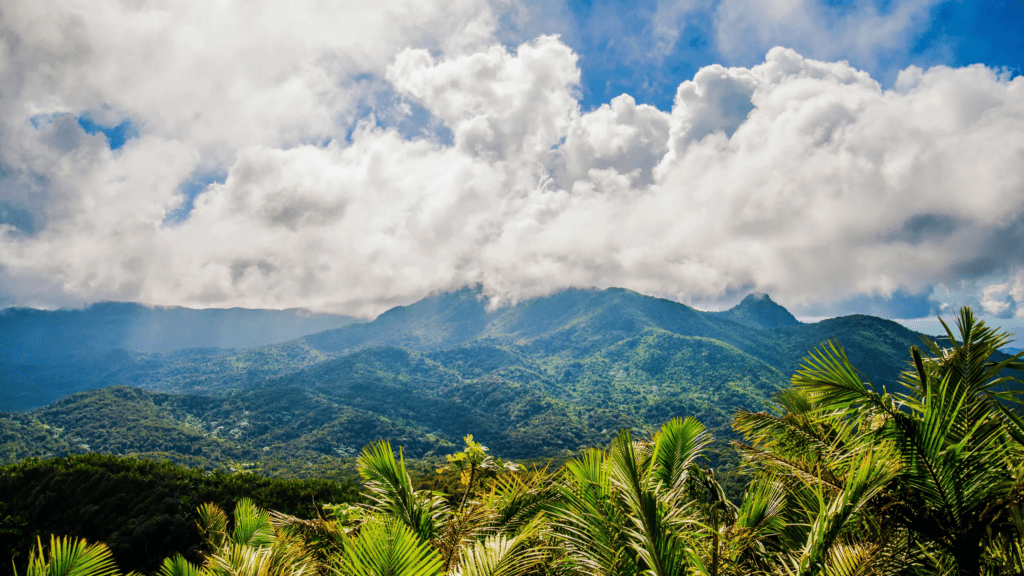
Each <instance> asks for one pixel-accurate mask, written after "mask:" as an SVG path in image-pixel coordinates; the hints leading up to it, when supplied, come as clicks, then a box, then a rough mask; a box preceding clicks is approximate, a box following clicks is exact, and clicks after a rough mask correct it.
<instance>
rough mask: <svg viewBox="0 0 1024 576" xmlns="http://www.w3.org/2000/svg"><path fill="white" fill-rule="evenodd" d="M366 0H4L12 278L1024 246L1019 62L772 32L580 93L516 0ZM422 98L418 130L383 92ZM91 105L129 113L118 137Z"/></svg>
mask: <svg viewBox="0 0 1024 576" xmlns="http://www.w3.org/2000/svg"><path fill="white" fill-rule="evenodd" d="M377 4H378V5H377V6H376V7H375V8H374V9H373V10H369V9H367V10H365V11H362V12H361V11H352V10H345V11H341V10H340V9H339V12H337V13H331V12H329V11H330V10H331V8H325V9H327V10H328V13H323V12H319V13H318V12H316V11H315V10H313V9H312V6H313V3H311V4H309V5H308V6H307V5H305V4H302V3H299V4H296V5H294V6H291V7H289V8H288V9H287V10H282V9H278V8H277V7H276V4H271V3H268V4H266V5H261V4H256V5H253V4H251V3H247V4H246V5H245V8H247V9H244V10H243V7H242V6H241V5H236V4H234V3H231V2H226V3H218V4H216V5H215V6H213V5H209V4H208V3H190V2H179V3H174V4H173V5H171V4H168V5H164V4H161V3H156V2H154V3H138V4H131V5H128V4H123V3H117V4H114V3H110V4H102V5H100V6H99V8H98V9H96V10H87V9H86V5H85V4H84V3H83V4H79V3H75V2H61V3H57V2H54V3H53V4H52V5H45V3H36V4H33V5H31V6H30V5H29V4H28V3H24V2H21V3H17V2H9V1H8V2H2V0H0V6H3V14H4V18H5V19H8V18H10V21H11V22H13V23H14V25H13V26H12V28H13V29H14V30H15V31H16V32H17V33H16V34H14V35H12V36H10V37H5V41H4V44H3V52H2V56H0V58H2V60H0V62H2V64H0V86H4V87H5V88H4V90H5V92H4V93H3V94H2V98H0V110H2V115H0V140H2V144H3V146H2V147H0V162H2V173H0V279H3V283H4V291H5V293H4V294H3V295H2V296H3V297H4V298H6V299H7V301H8V302H9V303H14V304H19V305H53V304H66V303H76V302H88V301H94V300H102V299H117V300H139V301H143V302H148V303H153V304H179V305H191V306H247V307H292V306H301V307H308V308H312V309H316V310H329V311H335V312H343V313H349V314H360V315H372V314H374V313H377V312H380V311H381V310H383V309H385V308H387V307H389V306H392V305H395V304H400V303H407V302H409V301H412V300H415V299H417V298H419V297H422V296H423V295H425V294H427V293H430V292H435V291H441V290H449V289H455V288H459V287H461V286H465V285H472V284H477V283H481V284H483V286H484V290H485V293H486V294H487V295H488V296H490V297H492V299H493V301H494V302H496V303H499V302H509V301H515V300H518V299H522V298H527V297H531V296H536V295H541V294H545V293H548V292H550V291H552V290H556V289H559V288H564V287H568V286H592V285H597V286H612V285H616V286H626V287H629V288H633V289H636V290H639V291H642V292H646V293H651V294H658V295H664V296H670V297H674V298H677V299H680V300H684V301H695V300H698V299H703V300H706V299H713V298H716V297H720V296H722V295H723V294H734V293H735V292H736V291H740V290H747V289H752V290H753V289H756V290H760V291H764V292H769V293H771V294H772V295H773V298H776V299H777V300H780V301H782V302H784V303H787V304H789V305H793V306H797V307H799V306H801V305H811V304H820V303H828V302H838V301H842V300H844V299H847V298H849V297H850V296H855V295H876V296H877V295H881V296H887V295H892V294H894V293H897V292H900V293H904V292H906V293H915V294H916V293H921V292H922V291H925V290H927V289H928V287H929V286H933V285H939V284H949V285H952V284H955V283H957V282H960V281H963V280H964V279H965V278H966V279H971V278H974V279H977V278H989V277H993V275H995V276H998V275H1000V274H1002V275H1004V277H1007V276H1006V275H1008V274H1009V275H1013V274H1017V272H1018V271H1019V270H1024V261H1022V260H1024V258H1022V256H1021V254H1024V251H1022V250H1021V248H1022V247H1024V238H1022V236H1021V234H1022V233H1021V232H1019V231H1020V230H1024V227H1022V226H1021V224H1022V222H1021V219H1022V214H1024V164H1022V163H1021V161H1020V160H1021V158H1022V156H1024V80H1022V79H1021V78H1017V79H1009V78H1007V77H1004V76H1001V75H999V74H998V73H997V72H995V71H993V70H990V69H987V68H984V67H981V66H975V67H968V68H960V69H950V68H942V67H939V68H932V69H929V70H921V69H908V70H907V71H905V73H904V74H903V75H901V78H900V81H899V82H898V84H897V88H896V89H895V90H884V89H882V88H881V86H880V85H879V84H878V82H877V81H876V80H875V79H873V78H871V77H870V76H869V75H868V74H867V73H865V72H863V71H860V70H857V69H855V68H853V67H851V66H850V65H848V64H846V63H844V62H825V61H817V60H811V59H807V58H804V57H802V56H801V55H800V54H798V53H797V52H795V51H793V50H788V49H782V48H775V49H772V50H771V51H770V52H768V54H767V56H766V57H765V59H764V61H763V62H762V63H760V64H758V65H756V66H753V67H750V68H735V67H734V68H727V67H723V66H717V65H716V66H709V67H706V68H703V69H701V70H700V71H699V72H698V73H697V74H696V75H695V76H694V78H693V79H691V80H688V81H686V82H683V83H682V84H681V85H680V86H679V87H678V89H677V90H676V96H675V103H674V106H673V108H672V110H671V111H670V112H665V111H661V110H658V109H656V108H653V107H651V106H646V105H642V104H637V102H636V101H635V100H634V99H633V97H631V96H630V95H627V94H624V95H621V96H619V97H617V98H614V99H612V100H611V101H610V102H608V103H607V104H605V105H603V106H600V107H598V108H596V109H594V110H592V111H589V112H582V111H581V110H580V107H579V105H578V98H579V95H578V93H577V90H578V83H579V81H580V70H579V64H578V57H577V55H576V54H575V53H574V52H573V51H572V50H571V49H569V48H568V47H567V46H566V45H565V44H564V43H563V42H562V41H561V40H560V39H559V38H557V37H554V36H539V37H537V38H535V39H532V40H530V41H528V42H525V43H523V44H521V45H519V46H513V47H506V46H502V45H498V44H495V43H493V41H492V38H493V35H494V34H495V31H494V29H495V26H496V24H495V23H496V21H497V20H498V19H499V17H500V11H501V10H502V9H505V8H502V7H501V6H488V5H482V4H477V3H475V2H472V1H470V0H463V1H460V2H456V3H451V2H445V3H443V4H440V3H439V4H437V5H433V4H431V3H424V2H415V3H411V2H410V3H408V5H406V3H405V2H403V1H400V0H394V1H391V0H389V1H386V2H380V3H377ZM316 5H317V6H320V4H316ZM36 6H40V7H36ZM89 6H92V5H91V4H90V5H89ZM208 6H212V7H211V8H204V7H208ZM251 6H256V8H255V9H253V8H251ZM206 9H209V10H213V11H214V13H213V16H212V17H208V18H203V17H200V16H201V15H203V14H206V12H204V10H206ZM46 10H50V11H51V12H52V13H53V14H55V15H57V16H54V17H51V18H47V17H45V14H46ZM410 10H411V12H410ZM295 29H302V30H304V34H301V35H296V34H293V33H285V32H284V31H283V30H295ZM43 64H46V65H43ZM414 109H418V110H422V111H425V112H424V113H425V114H427V115H428V116H429V120H428V121H427V122H426V123H425V124H424V126H423V127H422V128H423V129H424V130H426V131H427V134H426V135H425V136H424V135H419V136H410V135H409V134H408V133H407V132H403V131H400V130H399V129H397V128H395V127H394V126H393V124H390V123H389V122H388V121H385V120H386V119H388V118H401V117H402V116H403V115H408V114H410V113H412V111H413V110H414ZM85 113H88V114H90V115H91V117H92V118H93V119H94V121H95V122H97V123H99V124H101V125H103V126H114V125H117V124H119V123H120V122H122V121H123V120H124V119H128V120H130V122H131V124H132V125H133V126H134V127H136V129H137V132H138V136H137V137H135V138H132V139H130V140H128V141H127V142H126V143H125V145H124V146H123V147H122V148H119V149H117V150H111V149H110V147H109V146H108V143H107V140H106V138H105V137H104V136H103V134H102V133H94V134H89V133H87V132H86V131H85V130H84V129H83V128H82V125H81V123H80V122H79V121H78V118H79V117H80V116H81V115H83V114H85ZM438 126H440V127H441V128H439V130H440V131H441V132H444V134H450V138H447V137H445V136H444V135H443V134H441V133H440V132H439V133H437V134H430V131H431V130H433V129H434V127H438ZM211 170H212V171H214V172H216V171H217V170H222V171H223V173H224V174H226V177H225V178H224V179H223V181H220V182H213V183H211V184H209V185H208V186H206V187H205V188H204V189H203V190H201V191H200V193H199V194H198V195H197V196H196V197H195V199H194V202H193V204H192V206H193V207H192V209H191V211H186V212H185V213H184V214H180V215H179V216H176V217H174V218H171V217H170V215H172V214H179V212H180V209H181V206H182V203H183V202H185V198H184V195H183V192H182V190H183V186H185V185H187V184H188V183H189V182H193V181H194V180H195V177H196V176H195V175H196V174H197V173H205V172H204V171H211ZM994 284H995V286H994V287H991V286H990V287H989V289H986V291H985V292H984V294H980V295H979V298H981V299H983V300H984V302H986V303H987V304H985V305H986V310H989V311H990V312H992V313H995V314H1007V313H1008V311H1009V310H1011V306H1012V307H1013V308H1012V309H1013V310H1019V308H1016V306H1017V303H1018V302H1024V276H1021V275H1020V274H1018V275H1016V276H1013V277H1012V278H1011V279H1010V280H1007V281H1006V282H1002V281H997V282H995V283H994ZM1017 313H1019V312H1017Z"/></svg>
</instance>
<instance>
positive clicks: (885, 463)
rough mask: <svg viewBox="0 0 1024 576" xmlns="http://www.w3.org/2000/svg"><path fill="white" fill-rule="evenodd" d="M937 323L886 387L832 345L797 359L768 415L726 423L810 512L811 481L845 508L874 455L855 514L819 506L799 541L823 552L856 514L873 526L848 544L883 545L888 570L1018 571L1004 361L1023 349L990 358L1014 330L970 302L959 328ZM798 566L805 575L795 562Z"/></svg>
mask: <svg viewBox="0 0 1024 576" xmlns="http://www.w3.org/2000/svg"><path fill="white" fill-rule="evenodd" d="M940 320H941V319H940ZM943 326H944V327H945V329H946V332H947V335H948V339H949V347H946V348H943V347H942V346H940V345H939V344H937V343H936V342H934V341H932V340H930V339H926V346H927V348H928V351H929V352H930V354H929V355H928V356H925V355H923V354H922V352H921V351H920V350H919V349H918V348H917V347H912V348H911V356H912V359H913V369H911V370H909V371H908V372H906V373H904V375H903V376H902V377H901V380H900V382H899V383H897V385H896V387H895V388H896V389H895V390H894V391H889V390H887V389H886V388H884V387H883V388H881V389H876V388H875V387H874V386H872V385H871V384H870V383H866V382H864V381H863V379H862V378H861V375H860V374H859V372H858V371H857V370H856V369H855V368H854V367H853V366H852V365H851V363H850V361H849V359H848V358H847V357H846V355H845V353H844V352H843V351H842V349H841V348H839V347H838V346H837V345H835V344H834V343H829V344H828V345H826V346H823V347H821V348H819V349H818V350H816V351H815V352H812V353H811V354H810V355H809V356H808V357H807V358H806V359H805V363H804V365H803V366H802V367H801V369H800V370H799V371H798V372H797V373H796V374H795V375H794V376H793V379H792V384H793V389H792V391H789V392H786V393H784V394H782V395H781V396H780V397H779V398H778V399H777V410H776V412H775V413H774V414H768V413H756V414H755V413H750V412H740V413H739V414H738V415H737V418H736V421H735V426H736V428H737V430H738V431H740V432H741V433H743V434H744V435H745V437H746V438H747V440H748V442H749V444H748V445H746V446H744V447H743V449H744V450H745V451H746V452H747V454H748V456H749V457H750V460H751V461H752V462H754V463H757V464H758V465H760V466H761V467H763V468H766V469H768V470H771V471H773V472H774V473H776V474H778V475H780V477H781V478H783V479H784V481H785V482H786V483H787V489H788V492H789V494H790V505H789V508H791V509H796V508H799V507H800V506H803V507H804V508H808V509H812V510H813V509H814V508H815V507H814V506H813V505H812V506H810V507H808V506H806V504H807V503H808V502H811V503H812V504H813V498H809V497H808V496H807V495H808V494H811V493H813V494H816V495H817V498H818V499H819V500H820V502H821V503H822V504H825V503H826V502H827V501H828V500H829V499H831V504H828V506H827V510H829V511H830V512H828V514H832V513H833V512H839V511H841V510H842V509H843V508H844V505H838V506H837V503H838V502H840V501H841V500H842V499H845V498H847V495H848V493H850V492H851V490H853V489H854V488H856V487H855V486H854V485H851V479H854V478H855V477H856V475H858V474H861V473H862V472H861V471H863V470H865V466H868V469H871V468H872V467H871V466H870V465H867V464H865V463H866V462H869V461H876V462H878V463H879V467H878V468H877V469H876V471H875V472H869V476H870V475H871V474H873V475H874V476H873V477H872V478H871V479H869V480H867V481H866V482H867V488H866V491H865V492H863V493H861V494H860V495H859V497H858V498H859V500H860V501H861V503H860V504H859V505H856V506H854V509H853V511H852V512H853V513H852V515H851V514H838V515H836V516H835V519H834V520H828V519H827V518H825V516H823V515H822V514H824V510H826V507H825V506H818V507H817V509H818V516H817V519H816V520H815V523H814V524H813V525H812V530H811V533H810V534H809V537H811V538H812V539H820V542H818V543H817V544H816V543H814V542H812V541H811V540H808V543H807V547H806V549H805V552H806V553H807V554H810V555H811V556H817V557H818V560H819V561H823V560H824V559H825V558H826V557H827V556H828V555H829V554H832V552H828V549H831V548H835V547H836V546H837V545H838V546H840V547H841V546H846V547H847V548H849V546H851V545H854V544H851V542H853V540H851V539H850V538H848V537H847V536H844V535H843V532H844V530H846V531H847V532H848V533H849V532H851V531H852V528H851V527H850V526H852V525H851V522H852V523H854V524H856V525H857V528H858V530H860V533H861V534H865V532H864V530H863V529H864V528H867V529H869V532H868V533H867V536H866V537H862V538H860V539H859V542H858V543H856V544H855V545H854V546H855V547H854V548H850V553H858V552H857V550H863V549H864V548H863V546H867V547H868V548H869V549H870V548H874V549H876V550H878V551H882V550H885V549H886V545H888V547H889V548H888V552H887V554H886V558H887V561H888V562H890V568H893V569H896V568H898V566H897V565H902V566H905V567H912V566H915V565H920V564H921V563H922V562H925V561H927V562H928V563H930V565H931V568H930V569H931V570H941V569H944V568H943V567H946V568H949V569H950V570H955V573H956V574H958V575H961V576H975V575H979V574H981V570H982V566H983V565H987V566H988V567H989V568H990V569H991V570H1003V571H1005V572H1006V573H1019V572H1020V571H1021V554H1020V551H1021V541H1022V537H1024V522H1022V521H1021V517H1020V510H1021V506H1022V502H1024V498H1022V496H1024V442H1022V440H1024V434H1021V432H1022V431H1024V426H1022V425H1021V424H1022V419H1021V417H1020V408H1021V406H1020V390H1019V388H1015V385H1016V384H1019V382H1020V381H1019V380H1017V379H1016V378H1014V377H1012V376H1010V375H1009V371H1010V370H1020V369H1021V368H1024V364H1022V363H1021V362H1019V358H1020V356H1021V355H1020V354H1018V355H1017V356H1013V357H1009V358H1005V359H1002V360H996V357H997V355H998V354H999V353H998V349H999V347H1001V346H1003V345H1005V344H1006V343H1007V342H1008V341H1009V336H1008V335H1006V334H1004V333H1000V332H998V331H996V330H993V329H991V328H989V327H987V326H986V325H985V323H984V322H982V321H980V320H978V319H977V318H976V317H975V316H974V314H973V313H972V312H971V310H970V308H964V309H963V310H961V312H960V316H959V318H958V320H957V328H958V332H959V338H957V337H955V336H954V334H953V332H952V330H951V329H950V328H949V326H948V325H946V323H945V322H943ZM857 510H864V511H868V512H869V513H867V514H863V515H859V514H857V513H856V512H857ZM826 515H827V514H826ZM844 525H845V526H844ZM830 534H831V535H832V536H830ZM895 543H898V544H899V546H898V548H899V549H896V548H893V545H894V544H895ZM856 546H860V548H856ZM839 549H840V548H835V550H839ZM815 550H817V552H815ZM874 557H876V558H877V557H879V556H878V554H875V556H874ZM897 560H898V562H897ZM840 561H841V558H837V559H836V562H840ZM893 562H896V564H897V565H894V564H892V563H893ZM798 565H799V566H800V570H798V572H801V573H804V572H805V566H806V565H805V563H804V561H803V560H801V561H800V563H799V564H798ZM812 571H813V570H812ZM932 573H934V572H932Z"/></svg>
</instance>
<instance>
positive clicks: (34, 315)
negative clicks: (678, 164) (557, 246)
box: [0, 288, 921, 475]
mask: <svg viewBox="0 0 1024 576" xmlns="http://www.w3.org/2000/svg"><path fill="white" fill-rule="evenodd" d="M118 306H120V307H125V306H128V308H122V309H131V307H130V306H131V305H104V306H101V307H100V311H101V312H102V311H110V310H115V311H116V310H117V309H118ZM90 310H91V311H92V312H96V311H95V310H93V309H90ZM199 312H207V311H191V312H188V313H185V312H178V313H179V314H181V315H182V317H184V316H186V315H187V314H192V313H196V315H195V317H196V318H202V317H203V314H201V313H199ZM219 312H223V311H214V312H210V314H216V313H219ZM250 312H252V313H253V314H252V315H251V316H245V315H244V314H242V313H241V312H236V314H237V315H238V316H237V317H242V318H249V317H252V318H259V317H260V315H259V314H257V312H261V313H262V312H267V311H250ZM19 314H20V315H21V316H20V317H29V318H31V319H32V321H31V322H17V321H10V317H11V316H17V315H19ZM62 314H63V316H61V315H62ZM113 316H116V314H114V315H113ZM271 316H272V315H271ZM68 318H71V319H72V320H73V319H75V318H76V317H75V316H74V314H69V313H67V312H40V311H31V312H29V311H17V312H14V313H12V312H5V313H0V319H3V320H4V321H3V322H2V323H0V334H2V336H3V338H4V341H5V342H19V343H21V344H19V347H15V349H11V348H10V347H7V348H5V350H3V352H2V353H0V362H2V365H0V375H2V378H3V380H4V381H3V388H4V390H5V392H4V395H3V397H2V398H0V408H2V409H3V410H6V411H8V413H7V414H3V415H2V416H0V458H2V459H3V460H4V461H12V460H16V459H19V458H23V457H25V456H32V455H47V454H59V453H71V452H83V451H99V452H109V453H118V454H128V453H138V454H144V455H145V454H148V455H153V456H160V457H168V458H171V459H173V460H176V461H179V462H184V463H192V464H202V465H210V464H211V463H212V464H215V465H225V463H230V464H231V465H232V466H248V467H255V468H258V469H259V470H260V471H262V472H265V473H268V474H274V473H275V470H276V468H275V467H278V468H282V467H283V468H289V471H288V473H289V474H298V475H302V474H303V473H302V472H301V470H300V471H298V472H297V471H296V469H295V462H297V461H301V462H302V465H301V466H300V467H306V468H308V472H309V473H310V474H312V473H313V472H312V471H313V470H322V469H324V468H330V467H332V466H345V465H347V464H345V463H346V462H348V460H347V459H348V458H351V457H352V456H354V455H355V454H356V453H357V452H358V450H359V449H360V448H361V447H362V446H363V445H365V444H366V443H368V442H370V441H372V440H375V439H377V438H389V439H392V441H393V442H394V443H396V444H400V445H402V446H403V447H404V450H405V453H406V455H407V456H412V457H423V456H432V455H434V456H436V455H440V454H444V453H449V452H452V451H454V450H455V449H456V447H457V446H460V445H461V438H462V437H463V436H464V435H465V434H474V437H475V438H476V439H477V440H479V441H482V442H483V443H484V444H485V445H487V446H489V447H490V448H491V450H492V453H494V454H496V455H500V456H503V457H509V458H539V457H552V456H558V455H564V454H568V453H571V452H573V451H575V450H578V449H580V448H582V447H587V446H595V445H603V444H604V443H606V442H607V441H608V440H609V439H610V438H611V436H612V435H613V434H614V433H615V432H616V431H617V430H618V429H620V428H623V427H631V428H635V429H644V428H649V427H653V426H656V425H658V424H660V423H661V422H664V421H666V420H668V419H669V418H671V417H673V416H685V415H693V416H697V417H698V418H700V419H701V420H702V421H703V422H705V424H707V425H708V426H709V428H711V429H712V431H713V432H714V433H715V435H716V437H717V438H718V440H717V442H718V444H717V445H718V446H719V447H720V448H724V446H725V443H726V442H727V441H728V440H729V438H730V437H731V430H730V428H729V422H730V419H731V414H732V413H733V412H734V411H735V410H736V409H737V408H747V409H758V408H760V407H762V406H763V405H764V402H765V401H766V400H767V399H768V398H769V397H770V396H771V395H772V394H773V393H775V392H776V391H778V390H780V389H782V388H784V387H785V386H786V385H787V383H788V379H789V376H790V375H791V374H792V373H793V372H794V370H796V369H797V368H798V367H799V365H800V362H801V359H802V358H803V357H804V356H805V355H806V354H807V353H808V351H810V350H812V349H813V348H815V347H816V346H818V345H819V344H821V343H822V342H823V341H825V340H829V339H833V340H835V341H837V342H838V343H839V344H840V345H841V346H843V347H844V348H845V350H846V352H847V354H848V356H849V357H850V359H851V361H852V362H853V363H854V365H856V366H857V367H858V368H859V369H860V370H862V371H863V373H864V375H865V377H866V378H868V379H869V380H871V381H873V382H876V383H878V384H883V383H884V384H887V385H889V386H890V387H891V386H892V383H894V382H895V381H896V379H897V377H898V374H899V372H900V371H901V370H903V369H905V368H906V367H907V364H906V361H907V359H908V358H909V357H910V356H909V354H908V349H909V347H910V346H911V345H915V344H920V343H921V335H920V334H918V333H915V332H912V331H910V330H908V329H906V328H904V327H903V326H901V325H899V324H897V323H895V322H891V321H888V320H884V319H881V318H876V317H872V316H846V317H841V318H833V319H830V320H824V321H821V322H816V323H801V322H799V321H798V320H797V319H796V318H794V317H793V315H792V314H790V313H789V312H788V311H787V310H786V309H785V308H783V307H782V306H780V305H778V304H777V303H775V302H774V301H772V300H771V298H770V297H768V296H766V295H751V296H748V297H747V298H745V299H744V300H743V301H742V302H740V303H739V304H738V305H737V306H735V307H734V308H732V309H730V310H727V311H722V312H702V311H698V310H695V309H693V308H691V307H689V306H686V305H683V304H680V303H677V302H673V301H669V300H664V299H659V298H654V297H649V296H644V295H642V294H638V293H636V292H633V291H630V290H625V289H618V288H610V289H605V290H597V289H590V290H583V289H573V290H566V291H563V292H559V293H556V294H553V295H551V296H547V297H542V298H536V299H532V300H528V301H525V302H521V303H518V304H515V305H510V306H505V307H500V308H496V309H490V308H489V307H488V306H487V302H486V300H485V299H484V298H483V297H482V294H481V292H480V290H479V289H464V290H461V291H457V292H451V293H445V294H438V295H433V296H430V297H428V298H425V299H423V300H421V301H419V302H416V303H414V304H411V305H409V306H402V307H397V308H394V309H391V310H389V311H387V312H385V313H383V314H381V315H380V316H379V317H377V318H376V319H375V320H373V321H372V322H366V323H353V320H352V319H346V318H320V319H316V322H328V321H329V322H339V323H345V325H343V326H340V327H333V328H331V329H328V330H322V331H315V332H314V333H311V334H307V335H303V336H300V337H296V338H292V339H290V340H286V341H284V342H280V343H275V344H267V345H261V346H255V347H242V346H239V347H238V348H235V349H223V348H211V347H205V348H187V347H184V346H183V345H196V344H199V345H208V344H210V343H211V340H209V339H207V340H203V339H202V335H203V331H202V330H198V329H196V330H192V329H191V328H190V327H189V326H190V325H189V324H188V323H187V322H182V323H181V324H178V325H179V326H182V328H181V329H180V330H179V331H178V332H173V331H171V332H170V333H167V334H154V335H150V336H149V337H148V338H149V339H148V340H146V338H142V340H140V339H139V337H132V338H128V337H125V336H123V332H122V333H121V334H122V335H118V333H117V331H116V329H109V328H104V327H103V326H98V325H91V326H89V325H86V326H85V328H88V329H89V330H92V332H87V333H86V336H87V337H88V338H91V340H89V339H86V338H85V337H83V336H82V334H83V328H82V323H79V324H75V322H73V321H69V320H67V319H68ZM119 322H120V323H119ZM69 323H70V324H69ZM257 324H258V323H257ZM299 324H301V322H298V321H297V320H295V321H293V325H295V328H294V329H296V330H300V329H302V326H298V325H299ZM69 325H70V326H72V328H69V327H68V326H69ZM122 325H124V322H121V321H120V320H117V319H116V318H113V319H111V320H109V322H108V324H107V326H114V327H117V326H122ZM313 325H315V322H313V321H312V320H310V323H308V324H305V325H303V326H306V327H307V328H308V327H310V326H313ZM75 326H77V328H74V327H75ZM253 329H254V330H258V329H259V328H258V326H257V327H255V328H253ZM76 330H77V331H76ZM176 334H191V335H193V336H192V337H190V338H191V339H190V338H185V337H180V336H176ZM247 337H249V338H254V337H255V336H252V335H250V336H247ZM266 337H270V336H269V335H266ZM143 340H145V341H148V342H151V343H159V344H158V345H157V344H151V345H150V347H149V348H146V349H144V350H138V349H134V350H133V349H130V348H129V346H131V345H133V343H135V342H139V341H143ZM221 341H227V342H241V341H240V340H231V337H228V338H227V339H223V338H222V340H221ZM58 342H66V344H65V345H64V346H63V348H61V349H59V350H51V351H50V352H49V353H47V348H46V347H47V346H48V345H52V346H56V345H57V344H55V343H58ZM47 343H49V344H47ZM13 410H18V411H19V412H11V411H13ZM722 453H724V450H723V451H722ZM723 464H728V463H727V462H725V463H723ZM278 471H280V470H278ZM282 473H283V472H282Z"/></svg>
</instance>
